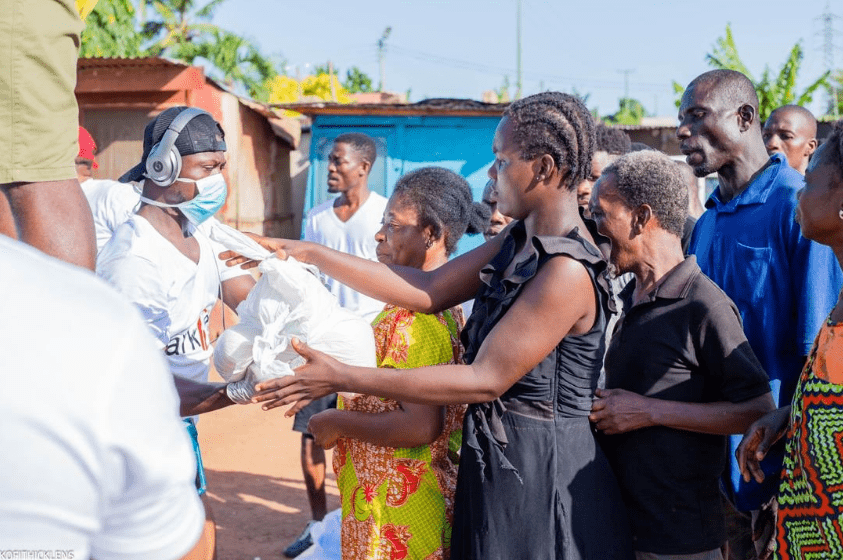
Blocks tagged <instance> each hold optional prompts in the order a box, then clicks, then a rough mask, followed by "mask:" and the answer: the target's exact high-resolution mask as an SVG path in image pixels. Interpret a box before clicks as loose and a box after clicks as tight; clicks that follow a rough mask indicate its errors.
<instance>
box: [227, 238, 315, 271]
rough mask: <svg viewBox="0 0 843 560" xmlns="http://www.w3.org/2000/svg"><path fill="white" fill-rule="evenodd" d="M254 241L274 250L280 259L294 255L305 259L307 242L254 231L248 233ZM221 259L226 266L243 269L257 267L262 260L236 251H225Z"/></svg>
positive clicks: (297, 258) (300, 259)
mask: <svg viewBox="0 0 843 560" xmlns="http://www.w3.org/2000/svg"><path fill="white" fill-rule="evenodd" d="M246 235H248V236H249V237H251V238H252V240H253V241H255V242H257V243H258V244H259V245H260V246H261V247H263V248H264V249H266V250H267V251H272V252H273V253H275V255H276V256H277V257H278V258H279V259H286V258H287V257H293V258H295V259H296V260H299V261H303V262H304V259H303V258H302V256H303V255H304V248H305V246H306V242H304V241H293V240H292V239H277V238H274V237H263V236H261V235H257V234H254V233H246ZM219 257H220V259H222V260H224V261H225V264H226V266H238V265H239V266H240V268H243V269H249V268H255V267H256V266H258V265H259V264H260V261H257V260H254V259H250V258H248V257H244V256H243V255H240V254H239V253H236V252H235V251H224V252H222V253H220V255H219Z"/></svg>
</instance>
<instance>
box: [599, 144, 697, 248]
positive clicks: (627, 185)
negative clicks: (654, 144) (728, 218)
mask: <svg viewBox="0 0 843 560" xmlns="http://www.w3.org/2000/svg"><path fill="white" fill-rule="evenodd" d="M609 174H611V175H613V176H614V177H615V188H616V189H617V190H618V193H619V194H620V195H621V198H623V199H624V202H625V203H626V205H627V207H629V208H631V209H635V208H638V207H639V206H641V205H644V204H646V205H648V206H649V207H650V208H652V209H653V215H654V216H655V218H656V220H657V221H658V223H659V226H661V228H662V229H663V230H665V231H669V232H670V233H672V234H674V235H676V236H677V237H679V238H681V237H682V230H683V228H684V227H685V220H686V219H687V217H688V186H687V183H686V181H685V178H684V177H683V176H682V170H681V169H680V168H679V166H678V165H676V162H674V161H673V160H672V159H670V158H669V157H668V156H666V155H665V154H663V153H661V152H657V151H654V150H643V151H640V152H632V153H630V154H626V155H625V156H621V157H619V158H618V159H616V160H615V161H614V162H613V163H612V164H611V165H609V166H608V167H607V168H606V169H604V170H603V176H606V175H609Z"/></svg>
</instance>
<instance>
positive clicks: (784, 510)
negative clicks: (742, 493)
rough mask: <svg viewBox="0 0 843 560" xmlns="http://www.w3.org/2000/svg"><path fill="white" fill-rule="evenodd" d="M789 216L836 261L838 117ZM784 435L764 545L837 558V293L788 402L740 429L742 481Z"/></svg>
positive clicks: (840, 256)
mask: <svg viewBox="0 0 843 560" xmlns="http://www.w3.org/2000/svg"><path fill="white" fill-rule="evenodd" d="M796 221H797V222H798V223H799V226H800V227H801V228H802V235H804V236H805V237H807V238H808V239H811V240H813V241H816V242H817V243H822V244H823V245H828V246H830V247H831V248H832V249H833V250H834V253H835V255H837V260H838V262H839V263H840V264H841V266H843V121H838V122H837V123H835V126H834V130H833V132H832V134H831V136H829V138H828V140H826V142H825V143H824V144H823V145H822V146H821V147H820V148H819V149H818V150H817V152H816V153H815V154H814V156H813V158H812V159H811V162H810V164H809V165H808V169H807V172H806V174H805V188H803V189H802V190H801V191H800V192H799V205H798V207H797V209H796ZM784 435H786V443H785V459H784V464H783V467H782V473H781V483H780V485H779V494H778V502H779V506H778V513H777V515H776V537H775V547H771V550H770V552H771V553H772V555H773V557H775V558H780V559H782V560H785V559H787V560H789V559H791V558H793V559H796V558H799V559H802V558H817V559H820V558H828V559H832V558H843V293H841V297H840V298H838V300H837V304H836V305H835V306H834V309H832V310H831V313H830V314H829V316H828V320H827V321H826V322H825V324H824V325H823V326H822V328H821V329H820V332H819V333H818V335H817V338H816V340H815V342H814V346H813V348H812V350H811V353H810V355H809V356H808V361H807V363H806V364H805V368H804V369H803V371H802V375H801V377H800V379H799V383H798V385H797V388H796V392H795V393H794V395H793V401H792V402H791V405H790V406H788V407H783V408H780V409H778V410H775V411H773V412H771V413H769V414H768V415H767V416H764V417H763V418H761V419H760V420H759V421H758V422H756V423H755V424H753V425H752V426H751V427H750V428H749V430H748V431H747V433H746V435H745V436H744V439H743V441H742V442H741V445H740V447H739V448H738V450H737V455H738V462H739V464H740V467H741V472H742V473H743V477H744V479H745V480H747V481H748V480H749V477H750V476H752V477H754V478H755V479H756V480H757V481H759V482H761V481H762V480H763V479H764V474H763V473H762V472H761V468H760V466H759V461H760V460H761V459H763V458H764V455H765V454H766V452H767V450H768V449H769V448H770V446H771V445H772V444H773V443H775V442H776V441H778V440H779V439H780V438H781V437H782V436H784ZM769 556H770V554H767V555H766V557H769Z"/></svg>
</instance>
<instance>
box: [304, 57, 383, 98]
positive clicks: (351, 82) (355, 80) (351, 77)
mask: <svg viewBox="0 0 843 560" xmlns="http://www.w3.org/2000/svg"><path fill="white" fill-rule="evenodd" d="M313 73H314V75H316V76H319V75H321V74H325V75H328V74H330V73H331V68H330V65H329V64H317V65H316V66H315V67H314V68H313ZM339 74H340V72H339V70H337V69H336V68H334V76H336V77H337V78H339ZM342 87H344V88H345V90H346V92H347V93H361V92H362V93H366V92H370V91H374V90H373V89H372V78H370V77H369V76H368V74H366V73H365V72H363V71H362V70H360V68H358V67H357V66H352V67H351V68H349V69H348V70H347V71H346V73H345V81H344V82H343V83H342Z"/></svg>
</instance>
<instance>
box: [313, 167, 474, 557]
mask: <svg viewBox="0 0 843 560" xmlns="http://www.w3.org/2000/svg"><path fill="white" fill-rule="evenodd" d="M487 220H488V210H486V209H485V208H484V207H483V206H481V205H479V204H477V203H473V202H472V198H471V187H469V185H468V182H466V180H465V179H463V178H462V177H460V176H459V175H457V174H456V173H453V172H452V171H448V170H447V169H443V168H441V167H427V168H423V169H419V170H417V171H414V172H412V173H409V174H407V175H404V176H403V177H402V178H401V179H399V181H398V183H397V184H396V185H395V189H394V191H393V194H392V196H391V197H390V199H389V202H388V203H387V206H386V211H385V213H384V217H383V226H382V227H381V229H380V231H378V233H377V234H376V235H375V239H376V240H377V242H378V248H377V255H378V260H379V261H380V262H382V263H386V264H394V265H399V266H409V267H414V268H418V269H421V270H426V271H429V270H434V269H436V268H438V267H440V266H441V265H443V264H445V263H446V262H447V261H448V256H449V255H450V254H451V253H453V251H454V249H456V246H457V241H458V240H459V239H460V237H461V236H462V234H463V233H464V232H467V233H480V232H482V231H483V229H484V227H485V222H486V221H487ZM463 324H464V320H463V316H462V310H461V309H460V307H458V306H457V307H453V308H451V309H447V310H445V311H442V312H440V313H435V314H426V313H416V312H413V311H410V310H408V309H404V308H402V307H397V306H395V305H386V307H385V308H384V310H383V311H382V312H381V313H380V314H379V315H378V316H377V317H376V318H375V320H374V321H373V323H372V326H373V328H374V331H375V344H376V350H377V364H378V367H380V368H394V369H409V368H417V367H422V366H430V365H437V364H458V363H460V360H461V358H462V346H461V345H460V341H459V335H460V331H461V330H462V327H463ZM408 374H412V372H411V371H408ZM464 412H465V405H457V404H451V405H448V406H437V405H426V404H411V403H406V402H398V401H396V400H393V399H381V398H378V397H375V396H371V395H362V394H361V395H348V394H346V395H345V396H343V395H341V396H340V400H339V404H338V408H337V409H333V410H326V411H324V412H320V413H319V414H316V415H314V416H313V417H312V418H311V419H310V423H309V424H308V430H309V431H310V433H312V434H313V436H314V438H315V440H316V443H317V444H319V445H322V446H323V447H325V448H326V449H327V448H330V447H334V446H335V445H336V448H337V449H336V451H335V452H334V472H336V474H337V486H339V489H340V497H341V501H342V539H341V540H342V556H343V558H344V559H346V560H362V559H373V560H379V559H392V558H395V559H400V558H419V559H428V558H429V559H447V558H449V556H450V550H449V545H450V537H451V522H452V520H453V511H454V489H455V487H456V484H457V453H456V452H457V450H459V447H460V443H461V440H462V420H463V414H464Z"/></svg>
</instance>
